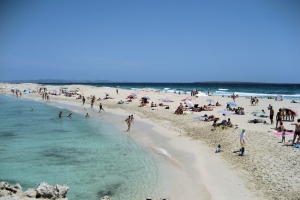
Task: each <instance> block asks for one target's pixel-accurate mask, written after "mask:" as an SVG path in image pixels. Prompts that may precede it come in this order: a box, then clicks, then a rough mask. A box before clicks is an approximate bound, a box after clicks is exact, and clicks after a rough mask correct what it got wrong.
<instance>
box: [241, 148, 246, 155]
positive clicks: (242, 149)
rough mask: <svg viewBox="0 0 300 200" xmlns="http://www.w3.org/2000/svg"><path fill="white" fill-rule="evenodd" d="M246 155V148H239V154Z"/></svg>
mask: <svg viewBox="0 0 300 200" xmlns="http://www.w3.org/2000/svg"><path fill="white" fill-rule="evenodd" d="M245 155H246V150H245V147H242V148H241V156H245Z"/></svg>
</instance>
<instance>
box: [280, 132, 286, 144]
mask: <svg viewBox="0 0 300 200" xmlns="http://www.w3.org/2000/svg"><path fill="white" fill-rule="evenodd" d="M285 132H286V129H283V131H282V141H281V143H285Z"/></svg>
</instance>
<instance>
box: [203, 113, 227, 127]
mask: <svg viewBox="0 0 300 200" xmlns="http://www.w3.org/2000/svg"><path fill="white" fill-rule="evenodd" d="M218 120H219V118H215V117H214V116H213V115H211V116H209V117H208V118H206V119H205V120H204V121H214V122H213V124H212V126H213V127H214V129H213V130H216V127H217V126H222V128H232V127H233V124H232V123H231V120H230V118H228V120H225V119H224V120H223V121H222V122H220V123H217V121H218Z"/></svg>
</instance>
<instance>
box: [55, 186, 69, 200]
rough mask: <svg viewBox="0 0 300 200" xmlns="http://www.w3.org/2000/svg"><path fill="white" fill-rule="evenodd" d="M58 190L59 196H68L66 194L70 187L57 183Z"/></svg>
mask: <svg viewBox="0 0 300 200" xmlns="http://www.w3.org/2000/svg"><path fill="white" fill-rule="evenodd" d="M55 188H56V191H57V192H58V197H59V198H66V194H67V192H68V190H69V187H68V186H66V185H62V186H61V185H57V184H56V185H55Z"/></svg>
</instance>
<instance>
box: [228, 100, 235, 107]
mask: <svg viewBox="0 0 300 200" xmlns="http://www.w3.org/2000/svg"><path fill="white" fill-rule="evenodd" d="M226 104H229V105H230V106H237V103H235V102H233V101H230V102H227V103H226Z"/></svg>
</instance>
